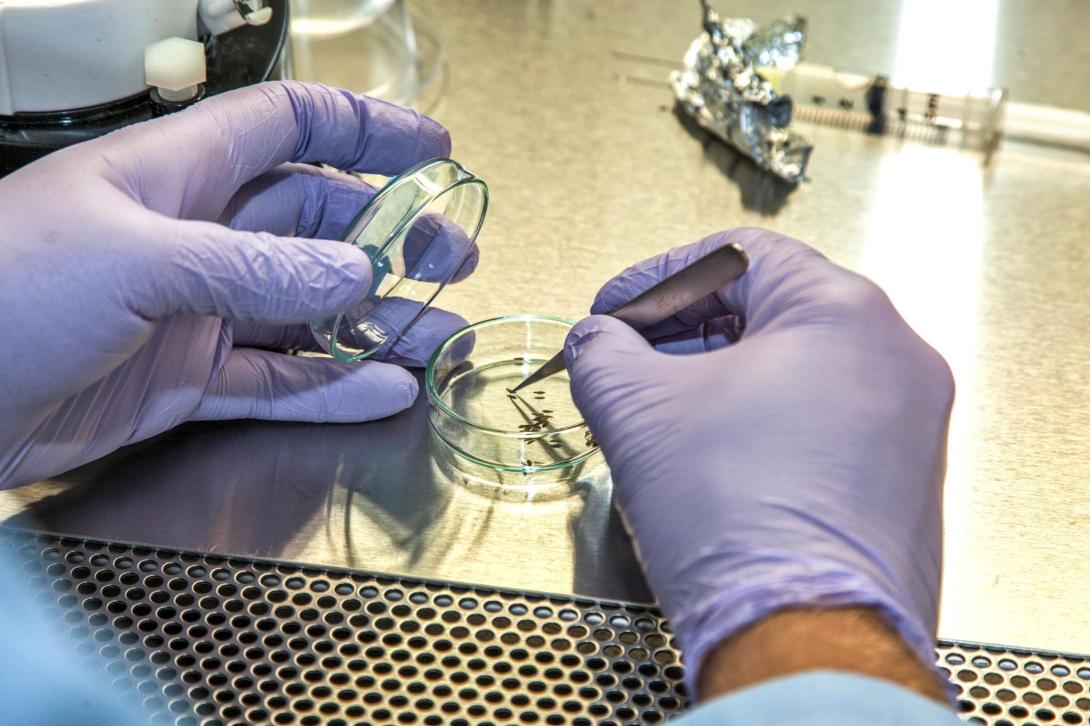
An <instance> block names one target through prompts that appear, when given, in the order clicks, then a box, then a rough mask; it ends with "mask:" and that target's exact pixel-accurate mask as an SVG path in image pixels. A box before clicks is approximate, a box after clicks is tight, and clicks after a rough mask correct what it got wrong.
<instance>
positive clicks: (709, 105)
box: [670, 2, 814, 184]
mask: <svg viewBox="0 0 1090 726" xmlns="http://www.w3.org/2000/svg"><path fill="white" fill-rule="evenodd" d="M703 5H704V33H702V34H701V35H700V37H698V38H696V40H694V41H693V42H692V45H690V46H689V50H688V51H686V53H685V70H682V71H673V72H672V73H671V74H670V85H672V86H673V88H674V94H675V95H676V96H677V100H678V103H679V104H680V105H681V106H682V108H684V109H685V111H686V112H687V113H689V114H690V115H691V116H692V117H693V118H694V119H696V121H697V123H698V124H700V126H702V127H703V128H705V129H707V130H708V131H710V132H712V133H713V134H715V135H716V136H718V137H719V138H721V139H722V140H723V141H725V142H727V143H728V144H730V145H731V146H733V147H735V148H736V149H738V150H739V151H741V152H742V153H743V154H745V155H746V156H748V157H750V158H751V159H753V160H754V161H755V162H756V163H757V165H758V166H759V167H761V168H762V169H765V170H766V171H768V172H770V173H772V174H774V175H776V176H777V177H779V178H780V179H783V180H784V181H786V182H789V183H791V184H796V183H798V182H800V181H802V180H803V179H804V178H805V175H806V164H807V162H808V161H809V160H810V152H811V151H812V150H813V148H814V147H813V146H812V145H811V144H810V142H808V141H807V140H806V139H805V138H804V137H803V136H801V135H800V134H798V133H796V132H794V131H792V130H791V129H790V124H791V98H790V96H781V95H779V94H777V93H776V92H775V91H774V90H772V84H771V83H769V82H768V81H767V80H766V79H765V78H764V77H762V76H761V73H760V70H759V69H760V68H774V69H777V70H779V71H785V70H788V69H790V68H791V67H792V66H794V65H795V63H797V62H798V60H799V58H800V56H801V54H802V45H803V42H804V41H805V39H806V19H805V18H803V17H802V16H800V15H788V16H786V17H784V18H781V19H780V20H777V21H776V22H774V23H770V24H768V25H766V26H763V27H757V24H756V23H754V22H753V21H752V20H749V19H747V18H720V17H719V14H718V13H717V12H716V11H715V10H713V9H712V8H711V7H710V6H709V5H708V4H707V3H706V2H705V3H704V4H703Z"/></svg>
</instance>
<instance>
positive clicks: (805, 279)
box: [566, 229, 954, 687]
mask: <svg viewBox="0 0 1090 726" xmlns="http://www.w3.org/2000/svg"><path fill="white" fill-rule="evenodd" d="M728 242H737V243H739V244H740V245H741V246H742V247H743V248H744V249H745V250H746V252H747V253H748V254H749V257H750V261H751V265H750V269H749V271H748V272H747V273H746V274H745V275H744V276H743V277H742V278H741V279H740V280H739V281H737V282H736V283H734V284H733V285H730V286H728V287H727V288H726V289H723V290H720V291H718V292H717V293H716V294H715V295H711V296H708V297H707V298H705V299H703V300H702V301H700V302H699V303H697V304H696V305H694V306H692V307H691V308H689V309H687V310H686V311H684V312H683V313H681V314H679V315H677V316H675V317H674V318H673V319H671V320H669V321H667V322H666V323H663V324H661V325H658V326H656V327H655V328H654V329H653V330H649V331H647V332H648V334H649V335H651V336H652V339H655V338H658V339H659V340H660V346H659V347H660V348H663V349H666V350H670V351H672V352H674V353H681V354H678V355H671V354H668V353H665V352H661V351H660V350H656V349H655V348H653V347H652V346H651V345H650V344H649V343H648V342H647V341H646V340H645V339H644V338H643V337H641V336H640V335H639V334H637V333H636V332H635V331H633V330H632V329H631V328H629V327H628V326H626V325H625V324H623V323H621V322H619V321H617V320H615V319H613V318H610V317H605V316H600V315H598V316H592V317H590V318H587V319H586V320H583V321H582V322H580V323H579V324H578V325H576V326H575V328H574V329H573V330H572V332H571V335H570V336H569V338H568V344H567V347H566V357H567V361H568V366H569V372H570V375H571V379H572V393H573V395H574V397H575V402H576V404H577V405H578V406H579V408H580V410H581V411H582V412H583V414H584V415H585V416H586V420H587V422H588V424H589V425H590V428H591V430H592V431H593V432H594V435H595V436H596V437H597V439H598V441H599V442H600V443H601V445H602V449H603V450H604V452H605V455H606V458H607V460H608V461H609V464H610V467H611V468H612V474H613V480H614V485H615V497H616V502H617V504H618V506H619V507H620V509H621V511H622V513H623V515H624V519H625V522H626V523H627V525H628V527H629V529H630V532H631V534H632V536H633V538H634V540H635V545H636V547H637V550H638V554H639V555H640V558H641V561H642V563H643V566H644V568H645V571H646V574H647V579H648V583H649V585H650V586H651V589H652V590H653V591H654V592H655V594H656V595H657V597H658V599H659V602H660V603H661V605H662V608H663V611H664V612H665V614H666V616H667V617H668V618H669V620H670V621H671V623H672V625H673V628H674V630H675V632H676V634H677V636H678V638H679V642H680V645H681V648H682V651H683V654H684V656H685V658H686V660H687V663H688V666H689V668H688V679H689V682H690V687H691V686H692V684H694V683H696V682H697V679H698V670H699V666H700V664H701V662H702V659H703V657H704V655H705V654H706V653H707V652H708V650H709V648H712V647H713V646H715V645H716V644H718V643H719V642H720V641H722V640H723V639H724V638H726V637H728V636H730V635H731V634H732V633H735V632H736V631H738V630H739V629H741V628H744V627H746V626H747V625H749V624H752V623H754V622H756V621H757V620H759V619H761V618H762V617H764V616H765V615H768V614H770V613H771V612H773V611H775V610H778V609H782V608H785V607H792V606H800V607H805V606H822V607H828V606H837V605H862V606H874V607H876V608H878V609H879V610H880V611H881V612H882V613H883V614H884V615H885V617H886V618H887V619H888V621H889V622H890V624H891V625H892V626H893V627H894V628H895V629H896V630H897V631H898V632H899V633H900V634H901V635H902V636H903V637H904V639H905V640H906V641H907V643H908V644H909V645H910V646H911V647H912V648H913V649H914V650H915V652H917V653H918V654H919V657H920V658H921V659H922V660H923V661H924V662H925V663H928V664H932V663H933V661H934V652H933V646H934V633H935V627H936V619H937V615H936V611H937V591H938V587H939V575H940V570H941V501H942V497H941V494H942V479H943V474H944V469H945V446H946V431H947V423H948V418H949V413H950V407H951V404H952V399H953V392H954V387H953V380H952V377H951V374H950V371H949V368H948V367H947V365H946V363H945V361H944V360H943V359H942V357H941V356H940V355H938V354H937V353H936V352H935V351H934V350H933V349H932V348H930V347H929V346H928V345H927V344H926V343H925V342H924V341H923V340H921V339H920V338H919V336H917V335H916V334H915V333H914V332H913V331H912V329H911V328H909V326H908V325H907V324H906V323H905V322H904V320H902V319H901V317H900V316H899V315H898V314H897V311H896V310H895V309H894V308H893V305H892V304H891V303H890V301H889V299H888V298H887V297H886V295H885V294H884V293H883V292H882V291H881V290H880V289H879V288H878V287H877V286H875V285H874V284H873V283H871V282H870V281H868V280H866V279H865V278H863V277H860V276H859V275H856V274H854V273H852V272H849V271H847V270H845V269H843V268H841V267H838V266H836V265H834V264H832V263H831V262H829V261H828V260H827V259H826V258H824V257H823V256H822V255H821V254H819V253H818V252H816V251H815V250H813V249H811V248H809V247H807V246H805V245H803V244H801V243H800V242H797V241H795V240H792V239H788V238H786V237H783V236H781V235H779V234H776V233H774V232H770V231H767V230H762V229H735V230H731V231H728V232H724V233H721V234H716V235H712V236H710V237H708V238H706V239H704V240H701V241H700V242H698V243H696V244H694V245H691V246H688V247H680V248H678V249H675V250H672V251H671V252H668V253H667V254H665V255H662V256H661V257H657V258H654V259H650V260H646V261H644V262H641V263H638V264H636V265H634V266H633V267H630V268H629V269H627V270H625V271H624V272H622V273H621V274H620V275H618V276H617V277H615V278H614V279H613V280H611V281H610V282H608V283H606V285H605V286H604V287H603V288H602V290H601V291H600V292H599V294H598V298H597V299H596V300H595V302H594V306H593V308H592V312H595V313H600V312H603V311H606V310H610V309H613V308H615V307H617V306H618V305H620V304H622V303H624V302H626V301H628V300H630V299H631V298H633V297H634V296H636V295H637V294H638V293H640V292H642V291H643V290H645V289H647V288H648V287H650V286H651V285H653V284H654V283H656V282H658V281H659V280H661V279H663V278H664V277H666V276H667V275H669V274H671V273H672V272H674V271H676V270H678V269H680V268H682V267H684V266H686V265H688V264H689V263H690V262H692V261H693V260H695V259H698V258H699V257H702V256H704V255H705V254H707V253H708V252H709V251H711V250H713V249H715V248H717V247H719V246H721V245H724V244H727V243H728ZM739 331H740V337H738V335H739ZM735 339H737V342H733V343H732V341H733V340H735Z"/></svg>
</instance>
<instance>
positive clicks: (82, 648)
mask: <svg viewBox="0 0 1090 726" xmlns="http://www.w3.org/2000/svg"><path fill="white" fill-rule="evenodd" d="M0 550H4V551H9V552H11V553H13V554H14V555H15V557H16V558H17V560H18V561H20V562H21V563H22V566H23V569H24V571H25V572H26V573H27V574H28V576H29V577H30V579H31V584H32V585H33V586H34V587H35V588H36V589H37V590H38V594H37V597H38V599H39V604H40V605H41V606H42V607H43V608H45V609H47V610H52V611H54V612H55V614H56V615H57V617H58V622H61V623H63V624H64V627H65V628H66V629H67V631H68V633H69V634H70V635H71V636H72V637H73V638H74V639H75V640H76V642H77V645H76V648H77V650H78V652H79V653H80V655H81V656H83V657H84V658H85V659H86V660H88V661H89V662H91V664H92V666H93V667H104V668H105V669H106V671H107V672H108V673H109V674H110V675H111V676H112V678H113V683H114V685H115V687H116V688H117V690H118V694H119V697H120V698H122V699H124V700H129V701H131V702H135V703H138V704H141V705H142V706H143V707H144V708H145V709H146V710H147V711H148V713H149V716H150V720H151V722H152V723H161V724H178V725H179V726H181V725H187V726H188V725H193V726H196V725H198V724H199V725H201V726H212V724H251V723H273V724H304V725H305V724H329V725H331V726H348V724H368V725H371V724H402V723H405V724H411V723H419V724H455V725H459V724H460V725H462V726H469V725H470V724H523V723H544V724H573V725H589V724H636V723H641V724H643V723H646V724H654V723H660V722H662V721H665V720H666V719H668V718H669V717H670V716H673V715H675V714H677V713H678V712H680V711H681V710H682V709H683V708H684V706H685V693H684V686H683V685H682V683H681V679H682V676H683V672H682V669H681V666H680V664H679V662H678V654H677V651H676V650H675V648H674V645H673V641H672V638H671V635H670V631H669V627H668V625H667V623H665V622H664V621H663V619H662V617H661V615H660V614H659V613H658V612H657V611H655V610H653V609H650V608H646V607H643V606H634V605H626V604H623V603H616V602H603V601H591V600H582V599H576V598H565V597H549V596H544V595H533V594H526V593H515V592H504V591H497V590H492V589H488V588H478V587H462V586H455V585H449V584H443V583H436V582H424V581H418V580H411V579H407V578H389V577H383V576H378V575H372V574H367V573H360V572H349V571H338V570H331V569H323V568H313V567H307V566H300V565H293V564H286V563H280V562H275V561H263V560H249V559H242V558H226V557H221V556H216V555H210V554H201V553H193V552H177V551H173V550H164V549H150V548H144V547H139V546H132V545H127V544H111V543H106V542H98V541H92V540H83V539H73V538H63V537H58V536H54V535H48V534H35V533H28V532H22V531H18V530H11V529H2V528H0ZM938 656H939V663H940V664H941V665H942V666H943V668H944V669H946V670H947V671H948V672H949V673H950V674H951V678H952V680H953V682H954V683H955V684H956V685H957V688H958V690H959V692H960V693H961V699H962V700H961V702H960V705H961V709H962V712H963V714H964V716H965V717H966V718H968V719H969V720H970V721H973V722H976V723H986V724H995V725H996V726H1000V725H1008V724H1019V725H1022V724H1048V723H1069V724H1085V723H1090V692H1088V688H1090V661H1088V660H1087V658H1084V657H1082V656H1075V655H1065V654H1055V653H1043V652H1034V651H1029V650H1021V649H1010V648H1004V647H998V646H985V645H979V644H973V643H958V642H947V641H944V642H942V643H940V645H939V651H938Z"/></svg>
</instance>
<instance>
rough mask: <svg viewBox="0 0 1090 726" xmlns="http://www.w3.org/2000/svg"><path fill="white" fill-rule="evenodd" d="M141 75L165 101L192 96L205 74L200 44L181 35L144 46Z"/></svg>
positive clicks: (203, 79) (202, 81)
mask: <svg viewBox="0 0 1090 726" xmlns="http://www.w3.org/2000/svg"><path fill="white" fill-rule="evenodd" d="M144 77H145V79H146V80H147V84H148V85H149V86H153V87H155V88H156V90H158V91H159V95H160V96H162V97H163V98H164V99H165V100H167V101H186V100H189V99H190V98H193V97H194V96H196V95H197V91H198V88H197V87H198V86H199V85H200V84H201V83H204V81H205V78H206V69H205V60H204V44H202V43H198V42H197V41H195V40H186V39H185V38H167V39H166V40H160V41H159V42H158V43H152V44H151V45H149V46H147V47H145V48H144Z"/></svg>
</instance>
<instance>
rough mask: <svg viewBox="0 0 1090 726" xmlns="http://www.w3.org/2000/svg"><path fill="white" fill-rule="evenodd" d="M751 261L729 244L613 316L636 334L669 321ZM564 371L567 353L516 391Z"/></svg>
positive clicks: (623, 306)
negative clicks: (668, 319)
mask: <svg viewBox="0 0 1090 726" xmlns="http://www.w3.org/2000/svg"><path fill="white" fill-rule="evenodd" d="M748 266H749V260H748V259H747V257H746V253H745V251H744V250H743V249H742V248H741V247H740V246H738V245H737V244H728V245H724V246H723V247H720V248H719V249H717V250H714V251H712V252H709V253H708V254H707V255H705V256H704V257H701V258H700V259H698V260H697V261H695V262H693V263H692V264H691V265H689V266H688V267H684V268H682V269H680V270H678V271H677V272H675V273H674V274H673V275H671V276H670V277H667V278H666V279H664V280H662V281H661V282H659V283H657V284H656V285H654V286H653V287H651V288H649V289H648V290H646V291H644V292H642V293H640V294H639V295H637V296H636V297H634V298H633V299H632V300H631V301H629V302H627V303H625V304H624V305H622V306H620V307H619V308H617V309H616V310H613V311H612V312H610V313H607V315H610V316H612V317H614V318H617V319H618V320H621V321H622V322H625V323H627V324H628V325H629V326H630V327H632V328H634V329H635V330H636V331H637V332H639V331H642V330H645V329H647V328H649V327H651V326H652V325H654V324H656V323H660V322H662V321H663V320H666V319H667V318H669V317H670V316H672V315H675V314H677V313H679V312H681V311H682V310H684V309H685V308H687V307H689V306H690V305H692V304H693V303H695V302H697V301H698V300H700V298H702V297H704V296H705V295H710V294H711V293H713V292H715V291H716V290H717V289H719V288H721V287H723V286H724V285H728V284H730V283H731V282H734V281H735V280H737V279H738V278H739V277H741V276H742V275H744V274H745V272H746V268H747V267H748ZM562 370H564V351H563V350H561V351H560V352H559V353H557V354H556V355H554V356H553V357H552V358H550V359H549V360H548V361H547V362H545V363H544V364H543V365H542V366H541V367H540V368H538V369H537V370H535V371H534V372H533V373H532V374H530V375H529V376H527V377H526V379H525V380H523V381H522V382H521V383H519V384H518V385H517V386H515V387H514V389H512V390H513V392H515V393H517V392H518V391H520V390H522V389H524V388H527V387H528V386H531V385H534V384H536V383H539V382H541V381H543V380H544V379H546V378H548V377H549V376H553V375H556V374H557V373H559V372H560V371H562Z"/></svg>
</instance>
